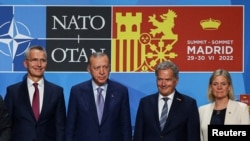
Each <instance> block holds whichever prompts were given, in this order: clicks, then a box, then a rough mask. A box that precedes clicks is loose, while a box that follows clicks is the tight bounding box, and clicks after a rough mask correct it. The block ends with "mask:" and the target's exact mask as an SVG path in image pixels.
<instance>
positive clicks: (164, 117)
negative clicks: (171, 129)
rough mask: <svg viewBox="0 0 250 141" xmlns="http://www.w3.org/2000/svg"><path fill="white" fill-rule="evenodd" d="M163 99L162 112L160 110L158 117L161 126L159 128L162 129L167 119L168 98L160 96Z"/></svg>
mask: <svg viewBox="0 0 250 141" xmlns="http://www.w3.org/2000/svg"><path fill="white" fill-rule="evenodd" d="M162 99H163V100H164V102H165V103H164V105H163V108H162V112H161V118H160V126H161V130H163V129H164V126H165V123H166V120H167V114H168V104H167V101H168V98H167V97H165V98H162Z"/></svg>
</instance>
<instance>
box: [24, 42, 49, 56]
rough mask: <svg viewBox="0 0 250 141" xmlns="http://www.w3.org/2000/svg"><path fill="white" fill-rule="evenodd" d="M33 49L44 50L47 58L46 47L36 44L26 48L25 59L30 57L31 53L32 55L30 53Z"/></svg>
mask: <svg viewBox="0 0 250 141" xmlns="http://www.w3.org/2000/svg"><path fill="white" fill-rule="evenodd" d="M33 49H37V50H40V51H43V52H44V55H45V58H47V52H46V50H45V48H43V47H42V46H39V45H35V46H31V47H29V48H27V49H26V50H25V53H24V59H28V58H29V55H30V54H29V53H30V51H31V50H33Z"/></svg>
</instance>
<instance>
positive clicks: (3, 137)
mask: <svg viewBox="0 0 250 141" xmlns="http://www.w3.org/2000/svg"><path fill="white" fill-rule="evenodd" d="M10 137H11V122H10V118H9V114H8V112H7V109H6V107H5V105H4V102H3V98H2V96H1V95H0V141H10Z"/></svg>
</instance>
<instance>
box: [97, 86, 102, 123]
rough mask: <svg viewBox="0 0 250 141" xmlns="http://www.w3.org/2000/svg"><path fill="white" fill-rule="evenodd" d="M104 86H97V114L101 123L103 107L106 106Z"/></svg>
mask: <svg viewBox="0 0 250 141" xmlns="http://www.w3.org/2000/svg"><path fill="white" fill-rule="evenodd" d="M102 90H103V89H102V88H101V87H99V88H97V114H98V119H99V124H101V121H102V114H103V107H104V98H103V96H102Z"/></svg>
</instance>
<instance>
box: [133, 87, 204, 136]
mask: <svg viewBox="0 0 250 141" xmlns="http://www.w3.org/2000/svg"><path fill="white" fill-rule="evenodd" d="M158 96H159V93H156V94H152V95H149V96H146V97H144V98H142V99H141V100H140V104H139V108H138V111H137V115H136V124H135V132H134V141H199V140H200V123H199V122H200V121H199V113H198V107H197V104H196V101H195V100H194V99H193V98H191V97H189V96H186V95H183V94H180V93H179V92H177V91H176V92H175V95H174V98H173V102H172V105H171V108H170V111H169V114H168V118H167V121H166V124H165V127H164V129H163V131H161V128H160V122H159V114H158Z"/></svg>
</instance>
